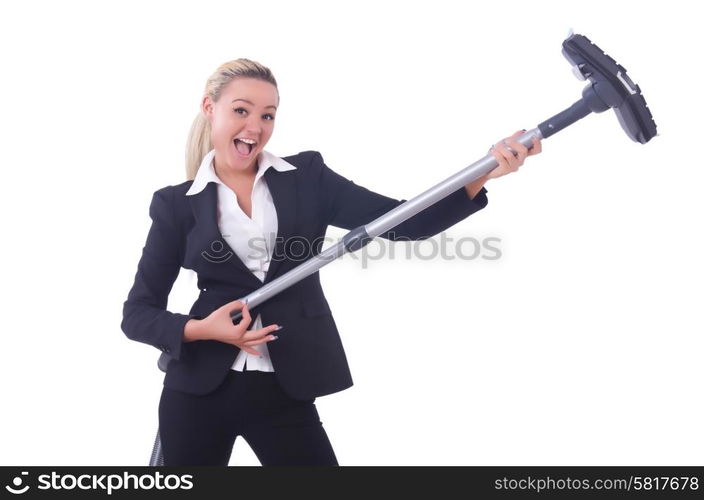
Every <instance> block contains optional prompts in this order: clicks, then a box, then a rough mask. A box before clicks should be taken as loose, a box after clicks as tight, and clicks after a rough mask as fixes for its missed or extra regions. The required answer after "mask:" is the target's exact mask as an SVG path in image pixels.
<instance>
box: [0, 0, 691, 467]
mask: <svg viewBox="0 0 704 500" xmlns="http://www.w3.org/2000/svg"><path fill="white" fill-rule="evenodd" d="M690 4H691V3H690V2H667V3H662V2H642V1H638V2H613V1H609V2H603V1H592V2H587V3H585V2H582V3H568V2H510V1H504V2H493V3H490V2H485V3H480V2H449V1H439V0H435V1H433V2H410V1H403V2H384V1H374V2H365V1H356V2H352V3H339V2H301V1H298V2H266V1H257V2H237V1H232V0H230V1H224V2H206V1H199V2H125V1H120V2H67V1H64V2H31V1H27V2H22V3H17V2H13V3H12V4H8V3H5V4H3V6H2V7H1V8H0V44H1V46H2V47H3V50H2V59H3V64H2V69H1V71H2V78H0V86H1V92H0V106H1V108H0V109H1V111H0V127H1V128H0V133H1V137H2V159H3V173H4V182H3V188H2V196H1V197H0V203H1V204H2V206H1V208H2V217H3V218H2V222H3V226H4V236H3V245H2V250H1V251H2V262H3V264H4V266H3V276H4V279H3V292H4V296H3V300H2V304H3V311H2V318H3V327H2V339H3V342H2V348H1V349H0V356H1V360H0V381H1V383H2V401H3V412H2V416H1V417H0V418H1V423H2V425H0V463H2V464H3V465H14V464H17V465H19V464H26V465H146V464H147V462H148V459H149V454H150V452H151V447H152V444H153V440H154V436H155V433H156V431H157V426H158V415H157V407H158V400H159V395H160V393H161V389H162V380H163V373H162V372H160V371H159V370H158V369H157V367H156V361H157V358H158V355H159V351H158V350H157V349H155V348H153V347H150V346H148V345H146V344H140V343H137V342H132V341H130V340H129V339H127V338H126V337H125V336H124V334H123V333H122V331H121V329H120V322H121V319H122V304H123V302H124V300H125V299H126V296H127V293H128V291H129V288H130V287H131V285H132V282H133V279H134V273H135V272H136V265H137V262H138V259H139V257H140V255H141V250H142V246H143V244H144V241H145V238H146V234H147V231H148V229H149V225H150V219H149V217H148V207H149V202H150V200H151V195H152V193H153V192H154V191H155V190H157V189H159V188H161V187H163V186H166V185H169V184H178V183H181V182H183V181H184V180H186V179H185V168H184V161H183V153H184V147H185V140H186V135H187V133H188V129H189V127H190V125H191V122H192V120H193V118H194V116H195V114H196V113H197V112H198V103H199V101H200V97H201V92H202V90H203V86H204V84H205V79H206V78H207V76H208V75H209V74H210V73H211V72H212V71H213V70H214V69H215V68H216V67H217V66H218V65H220V64H221V63H223V62H225V61H228V60H231V59H236V58H237V57H248V58H250V59H254V60H257V61H260V62H262V63H263V64H265V65H267V66H269V67H270V68H271V69H272V70H273V71H274V74H275V76H276V78H277V80H278V83H279V89H280V94H281V106H280V108H279V113H278V116H277V125H276V131H275V132H274V136H273V137H272V139H271V141H270V142H269V144H268V146H267V149H268V150H269V151H271V152H273V153H274V154H277V155H279V156H286V155H290V154H295V153H297V152H299V151H303V150H308V149H314V150H318V151H321V152H322V154H323V157H324V158H325V161H326V163H327V164H328V165H329V166H330V167H331V168H333V169H334V170H335V171H337V172H339V173H340V174H342V175H344V176H346V177H347V178H350V179H352V180H354V181H355V182H356V183H357V184H360V185H363V186H365V187H368V188H370V189H372V190H374V191H377V192H379V193H383V194H386V195H388V196H393V197H395V198H399V199H400V198H406V199H410V198H411V197H413V196H415V195H416V194H419V193H420V192H422V191H423V190H424V189H426V188H428V187H430V186H431V185H433V184H435V183H436V182H439V181H441V180H443V179H445V178H446V177H449V176H450V175H451V174H453V173H455V172H456V171H458V170H460V169H462V168H463V167H465V166H466V165H468V164H470V163H472V162H473V161H475V160H477V159H479V158H480V157H481V156H483V155H484V154H485V153H486V151H487V149H488V147H489V146H490V145H491V144H492V143H494V142H496V141H497V140H499V139H501V138H503V137H505V136H507V135H510V134H512V133H513V132H514V131H516V130H518V129H521V128H532V127H534V126H536V125H537V124H538V123H539V122H541V121H543V120H545V119H547V118H548V117H549V116H551V115H552V114H554V113H556V112H558V111H561V110H562V109H563V108H565V107H567V106H569V105H570V104H572V103H573V102H574V101H576V100H577V99H578V98H579V97H580V96H581V91H582V88H583V86H584V83H583V82H580V81H578V80H576V79H575V78H574V76H573V74H572V72H571V68H570V66H569V64H568V63H567V61H566V60H565V59H564V57H563V56H562V54H561V52H560V50H561V43H562V40H563V39H564V38H565V37H566V36H567V34H568V32H569V30H570V28H571V29H573V30H574V31H575V32H576V33H582V34H585V35H587V36H588V37H589V38H591V39H592V40H593V41H594V42H595V43H597V44H598V45H599V46H600V47H601V48H603V49H604V50H605V51H606V52H607V53H608V54H610V55H612V56H613V57H615V58H616V59H617V60H618V61H619V62H620V63H621V64H623V65H624V66H625V67H626V68H627V69H628V71H629V75H630V76H631V77H632V78H633V79H634V81H636V83H638V84H639V85H640V86H641V88H642V90H643V92H644V95H645V98H646V100H647V102H648V104H649V106H650V109H651V111H652V112H653V115H654V117H655V121H656V123H657V125H658V128H659V132H660V136H659V137H656V138H655V139H654V140H652V141H651V142H650V143H649V144H647V145H640V144H637V143H634V142H631V141H630V140H629V139H628V138H627V136H626V135H625V134H624V133H623V132H622V130H621V128H620V126H619V124H618V122H617V120H616V117H615V115H614V114H613V113H612V112H607V113H602V114H599V115H591V116H589V117H587V118H585V119H584V120H582V121H581V122H579V123H577V124H575V125H573V126H571V127H570V128H568V129H566V130H565V131H563V132H561V133H560V134H557V135H555V136H554V137H552V138H550V139H547V140H545V141H544V142H543V147H544V148H543V149H544V152H543V153H542V154H541V155H539V156H537V157H533V158H529V159H528V160H527V161H526V164H525V166H524V167H522V168H521V170H520V171H519V172H518V173H516V174H511V175H509V176H506V177H503V178H501V179H497V180H493V181H490V182H489V183H488V184H487V189H488V190H489V200H490V201H489V205H488V206H487V207H486V209H484V210H483V211H481V212H479V213H477V214H475V215H473V216H471V217H470V218H468V219H466V220H464V221H462V222H460V223H459V224H457V225H455V226H453V227H452V228H451V229H449V230H448V231H447V232H446V235H447V236H448V237H453V238H455V239H457V238H461V237H475V238H479V239H481V238H485V237H496V238H501V243H500V245H499V246H500V248H501V252H502V256H501V258H500V259H498V260H486V259H481V258H478V259H474V260H469V261H467V260H462V261H460V260H442V259H440V258H435V259H432V260H423V259H421V258H418V257H414V258H410V259H407V258H405V257H400V258H399V257H398V255H403V252H402V250H403V249H404V248H405V247H404V246H403V244H398V246H397V247H396V249H397V258H396V259H393V260H392V259H389V258H385V259H382V260H378V261H374V262H371V263H370V264H369V266H368V267H367V268H366V269H363V268H362V266H361V264H360V262H359V261H358V260H354V259H350V258H344V257H343V258H342V259H340V261H339V262H335V263H332V264H330V265H329V266H327V267H325V268H324V269H323V270H321V279H322V280H323V286H324V289H325V291H326V295H327V297H328V300H329V302H330V304H331V307H332V310H333V313H334V317H335V320H336V322H337V324H338V327H339V329H340V333H341V335H342V338H343V341H344V343H345V348H346V352H347V356H348V359H349V362H350V366H351V369H352V373H353V377H354V382H355V385H354V386H353V387H352V388H350V389H348V390H346V391H343V392H340V393H337V394H333V395H329V396H326V397H321V398H319V399H318V400H317V407H318V411H319V413H320V415H321V419H322V421H323V423H324V426H325V429H326V430H327V432H328V435H329V436H330V439H331V441H332V443H333V446H334V448H335V452H336V454H337V457H338V460H339V461H340V463H341V464H342V465H397V464H398V465H551V464H553V465H660V464H662V465H687V464H689V465H692V464H699V465H701V464H702V449H704V431H703V427H702V425H701V423H702V421H703V419H704V402H703V399H702V393H701V388H702V372H703V371H704V368H703V364H702V347H703V346H704V341H702V333H703V332H704V329H703V328H702V314H701V305H702V283H703V282H704V272H703V266H702V255H704V252H703V250H704V244H703V238H702V229H701V228H702V222H701V219H702V214H704V210H703V209H704V206H703V205H704V203H703V202H702V198H703V197H702V182H703V181H704V173H703V172H702V168H703V167H704V162H702V154H701V148H700V144H701V131H700V129H701V127H700V122H701V120H702V116H703V115H702V111H703V110H702V107H701V95H700V86H701V76H702V70H701V64H700V62H699V61H700V53H699V52H698V51H695V47H698V46H701V39H700V37H699V36H698V35H697V34H696V32H695V30H696V29H697V28H698V19H699V18H698V17H697V16H695V15H694V12H692V11H688V9H689V5H690ZM343 234H344V231H343V230H340V229H338V228H330V231H329V236H330V237H331V238H338V237H340V236H342V235H343ZM438 238H439V237H436V238H435V239H438ZM423 248H426V249H427V250H428V251H431V250H432V248H431V247H423ZM387 249H388V245H387ZM196 292H197V288H196V286H195V277H194V276H193V275H192V274H189V272H187V271H183V272H182V273H181V275H180V276H179V279H178V281H177V283H176V285H175V287H174V290H173V293H172V295H171V297H170V302H169V310H171V311H174V312H182V313H187V312H188V310H189V308H190V305H191V304H192V302H193V300H194V299H195V297H196V295H197V294H196ZM392 316H393V317H395V319H394V320H393V321H390V320H389V317H392ZM284 334H285V333H284ZM231 464H232V465H240V464H248V465H258V464H259V462H258V460H257V459H256V456H255V455H254V454H253V452H252V451H251V450H250V449H249V447H248V446H247V444H246V443H245V442H244V441H243V440H242V439H241V438H238V440H237V442H236V445H235V448H234V452H233V455H232V460H231Z"/></svg>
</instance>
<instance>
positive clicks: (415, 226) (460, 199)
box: [312, 151, 488, 241]
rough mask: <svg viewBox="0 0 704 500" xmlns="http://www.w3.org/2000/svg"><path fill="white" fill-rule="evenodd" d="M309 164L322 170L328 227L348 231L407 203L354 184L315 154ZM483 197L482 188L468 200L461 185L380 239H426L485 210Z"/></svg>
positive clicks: (483, 189) (321, 180)
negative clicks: (312, 163) (316, 164)
mask: <svg viewBox="0 0 704 500" xmlns="http://www.w3.org/2000/svg"><path fill="white" fill-rule="evenodd" d="M312 161H313V162H314V163H319V165H318V167H319V168H320V169H321V170H320V193H321V196H322V202H321V203H322V206H323V210H324V213H325V214H326V216H327V220H326V222H327V224H328V225H333V226H336V227H341V228H344V229H349V230H351V229H354V228H356V227H358V226H362V225H365V224H367V223H369V222H371V221H373V220H374V219H376V218H377V217H379V216H381V215H383V214H385V213H386V212H388V211H390V210H391V209H393V208H395V207H397V206H398V205H401V204H402V203H404V202H406V201H407V200H405V199H402V200H396V199H394V198H389V197H388V196H384V195H381V194H378V193H375V192H373V191H370V190H369V189H367V188H365V187H362V186H359V185H357V184H355V183H354V182H353V181H351V180H349V179H346V178H345V177H343V176H341V175H340V174H338V173H336V172H334V171H333V170H332V169H330V168H329V167H328V166H327V165H325V162H324V161H323V157H322V155H321V154H320V153H319V152H317V151H316V152H315V154H314V155H313V159H312ZM486 194H487V190H486V189H485V188H483V187H482V189H481V190H480V191H479V192H478V193H477V194H476V195H475V197H474V198H470V197H469V196H468V195H467V191H466V190H465V189H464V186H463V187H461V188H459V189H458V190H456V191H454V192H452V193H450V194H449V195H448V196H446V197H445V198H443V199H442V200H439V201H437V202H436V203H434V204H433V205H431V206H429V207H427V208H426V209H425V210H421V211H420V212H418V213H417V214H415V215H414V216H413V217H411V218H409V219H406V220H405V221H404V222H402V223H400V224H399V225H397V226H396V227H394V228H392V229H389V230H388V231H386V232H385V233H383V234H380V235H379V236H381V237H382V238H386V239H388V240H392V241H396V240H409V239H410V240H424V239H427V238H429V237H431V236H434V235H436V234H438V233H440V232H442V231H444V230H445V229H447V228H449V227H451V226H453V225H455V224H457V223H458V222H459V221H461V220H463V219H465V218H467V217H469V216H470V215H471V214H473V213H475V212H477V211H479V210H481V209H482V208H484V207H485V206H486V205H487V203H488V199H487V196H486Z"/></svg>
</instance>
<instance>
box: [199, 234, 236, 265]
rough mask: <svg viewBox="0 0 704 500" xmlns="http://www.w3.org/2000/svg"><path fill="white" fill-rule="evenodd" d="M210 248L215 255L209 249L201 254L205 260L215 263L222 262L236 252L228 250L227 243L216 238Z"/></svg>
mask: <svg viewBox="0 0 704 500" xmlns="http://www.w3.org/2000/svg"><path fill="white" fill-rule="evenodd" d="M210 250H212V251H213V254H215V255H213V254H211V253H209V252H208V251H207V250H203V251H202V252H201V253H200V254H201V255H202V256H203V258H204V259H205V260H207V261H208V262H212V263H213V264H222V263H223V262H226V261H227V260H229V259H230V257H232V256H233V255H234V253H232V252H231V251H229V250H227V249H226V248H225V245H223V243H222V242H221V241H218V240H215V241H213V242H212V243H211V244H210Z"/></svg>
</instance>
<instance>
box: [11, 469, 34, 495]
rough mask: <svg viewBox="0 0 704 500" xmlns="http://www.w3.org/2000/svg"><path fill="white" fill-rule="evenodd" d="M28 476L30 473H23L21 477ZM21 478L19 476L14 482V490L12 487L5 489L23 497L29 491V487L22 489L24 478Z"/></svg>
mask: <svg viewBox="0 0 704 500" xmlns="http://www.w3.org/2000/svg"><path fill="white" fill-rule="evenodd" d="M27 475H29V472H27V471H22V473H21V476H27ZM21 476H17V477H15V478H14V479H13V480H12V485H13V486H14V488H13V487H12V486H5V489H6V490H7V491H9V492H10V493H12V494H14V495H21V494H22V493H26V492H27V490H28V489H29V485H25V486H24V488H21V486H22V477H21ZM15 488H18V489H15Z"/></svg>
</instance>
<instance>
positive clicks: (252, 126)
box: [245, 114, 262, 135]
mask: <svg viewBox="0 0 704 500" xmlns="http://www.w3.org/2000/svg"><path fill="white" fill-rule="evenodd" d="M245 128H246V129H247V132H248V133H251V134H257V135H258V134H260V133H261V131H262V122H261V118H260V117H258V116H254V115H253V114H252V115H250V116H248V117H247V122H246V123H245Z"/></svg>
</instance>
